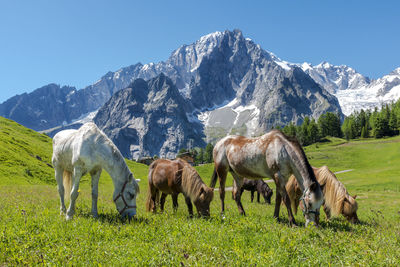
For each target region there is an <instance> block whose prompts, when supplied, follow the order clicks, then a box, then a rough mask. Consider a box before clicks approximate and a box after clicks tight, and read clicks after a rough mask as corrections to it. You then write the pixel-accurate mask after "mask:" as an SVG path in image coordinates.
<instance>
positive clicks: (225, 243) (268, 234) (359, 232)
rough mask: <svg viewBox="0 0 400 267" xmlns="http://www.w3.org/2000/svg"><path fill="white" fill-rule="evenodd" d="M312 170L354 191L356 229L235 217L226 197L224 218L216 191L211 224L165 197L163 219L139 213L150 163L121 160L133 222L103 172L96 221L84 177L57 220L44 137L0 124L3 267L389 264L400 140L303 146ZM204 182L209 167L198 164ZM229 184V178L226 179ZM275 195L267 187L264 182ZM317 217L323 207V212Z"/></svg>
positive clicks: (397, 242) (396, 256)
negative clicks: (129, 179)
mask: <svg viewBox="0 0 400 267" xmlns="http://www.w3.org/2000/svg"><path fill="white" fill-rule="evenodd" d="M305 151H306V154H307V156H308V157H309V159H310V162H311V164H312V165H313V166H321V165H327V166H329V167H330V169H331V170H333V171H342V170H352V171H349V172H344V173H340V174H338V175H337V176H338V177H339V179H340V180H341V181H342V182H343V183H344V184H345V185H346V187H347V189H348V191H349V192H350V194H352V195H353V194H357V195H358V197H357V201H358V203H359V212H358V217H359V219H360V220H361V222H362V223H361V224H359V225H351V224H349V223H347V222H346V221H345V220H344V218H343V217H338V218H334V219H333V220H331V221H329V222H327V221H326V220H325V216H324V215H321V226H320V227H319V228H315V227H312V226H311V227H308V228H305V227H304V218H303V216H302V214H301V212H300V213H299V214H297V216H296V220H297V222H298V223H299V225H300V226H299V227H297V228H291V227H289V226H288V223H287V220H286V219H287V212H286V209H285V208H284V207H283V206H282V208H281V218H282V219H283V220H282V222H280V223H278V222H276V221H275V220H274V219H273V209H274V207H273V205H274V203H275V201H274V198H273V205H265V204H258V203H250V193H248V192H245V193H244V194H243V205H244V208H245V210H246V212H247V216H246V217H243V216H240V215H239V214H238V211H237V207H236V204H235V203H234V201H233V200H232V198H231V195H230V192H228V193H227V195H226V214H225V216H226V217H225V219H222V218H221V216H220V215H219V211H220V200H219V195H218V191H216V192H215V196H214V200H213V202H212V205H211V218H210V219H201V218H188V212H187V208H186V205H185V203H184V199H183V197H182V196H180V197H179V209H178V211H177V212H176V213H175V214H174V213H173V211H172V201H171V198H170V197H168V198H167V202H166V211H165V212H164V213H163V214H155V215H154V214H151V213H147V212H146V211H145V206H144V204H145V199H146V194H147V184H146V182H147V169H148V167H147V166H145V165H142V164H138V163H135V162H132V161H127V162H128V165H129V167H130V169H131V170H132V172H133V173H134V175H135V177H136V178H139V179H141V181H140V183H139V184H140V188H141V193H140V194H139V196H138V200H137V204H138V218H137V220H135V221H131V222H127V221H121V220H120V219H119V217H118V213H117V211H116V209H115V206H114V204H113V202H112V192H113V186H112V182H111V178H110V177H109V176H108V175H107V174H106V173H105V172H103V174H102V177H101V179H100V186H99V205H98V206H99V218H97V219H93V218H92V217H91V214H90V210H91V194H90V179H89V176H85V177H84V178H83V179H82V182H81V191H80V196H79V198H78V201H77V210H76V215H75V217H74V219H73V220H72V221H65V218H64V217H62V216H60V215H59V198H58V192H57V189H56V183H55V180H54V177H53V169H52V168H51V166H49V164H51V160H50V159H51V152H52V149H51V139H50V138H48V137H47V136H45V135H41V134H38V133H35V132H34V131H31V130H28V129H26V128H24V127H22V126H20V125H18V124H16V123H14V122H12V121H9V120H5V119H2V118H0V266H9V265H12V266H13V265H39V264H40V265H41V264H44V265H79V266H81V265H116V266H126V265H128V264H131V265H140V266H142V265H156V266H160V265H164V266H170V265H173V266H178V265H182V266H188V265H211V266H214V265H234V266H237V265H244V266H247V265H261V266H265V265H268V266H270V265H272V266H282V265H333V266H338V265H339V266H340V265H352V266H354V265H356V266H358V265H360V266H365V265H387V266H398V265H399V262H400V137H395V138H389V139H381V140H358V141H351V142H346V141H345V140H342V139H330V141H329V142H325V143H319V144H314V145H312V146H309V147H306V148H305ZM196 168H197V170H198V171H199V173H200V175H201V176H202V178H203V180H204V181H205V182H206V183H207V184H208V183H209V180H210V178H211V173H212V165H210V164H208V165H203V166H199V167H196ZM229 179H230V180H229V184H231V183H232V179H231V178H229ZM270 185H271V186H272V187H273V189H274V193H275V188H274V185H273V184H270ZM321 211H322V210H321Z"/></svg>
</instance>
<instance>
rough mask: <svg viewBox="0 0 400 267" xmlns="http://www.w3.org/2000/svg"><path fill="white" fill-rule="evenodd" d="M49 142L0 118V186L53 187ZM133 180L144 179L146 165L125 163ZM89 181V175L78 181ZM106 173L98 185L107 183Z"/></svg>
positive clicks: (50, 146)
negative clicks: (49, 185) (50, 185)
mask: <svg viewBox="0 0 400 267" xmlns="http://www.w3.org/2000/svg"><path fill="white" fill-rule="evenodd" d="M51 155H52V139H51V138H50V137H48V136H47V135H45V134H40V133H37V132H35V131H33V130H31V129H28V128H25V127H24V126H22V125H20V124H18V123H16V122H14V121H12V120H9V119H5V118H3V117H0V185H13V184H19V185H27V184H52V185H55V184H56V181H55V179H54V170H53V167H52V165H51ZM127 163H128V166H129V168H130V169H131V171H132V172H133V174H134V176H135V178H137V179H141V180H142V181H143V180H145V178H146V177H147V166H146V165H143V164H139V163H136V162H133V161H129V160H127ZM87 181H89V176H88V175H86V176H85V177H83V179H82V182H83V183H86V182H87ZM110 182H111V178H109V176H108V174H107V173H106V172H103V173H102V179H100V183H102V184H104V183H106V184H107V183H110Z"/></svg>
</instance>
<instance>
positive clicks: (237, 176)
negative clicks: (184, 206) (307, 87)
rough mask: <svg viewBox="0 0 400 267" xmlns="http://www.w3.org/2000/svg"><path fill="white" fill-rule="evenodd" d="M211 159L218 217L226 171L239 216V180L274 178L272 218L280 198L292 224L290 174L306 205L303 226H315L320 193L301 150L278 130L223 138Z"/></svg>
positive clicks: (276, 215) (241, 181) (240, 184)
mask: <svg viewBox="0 0 400 267" xmlns="http://www.w3.org/2000/svg"><path fill="white" fill-rule="evenodd" d="M213 157H214V173H213V176H212V179H211V187H215V184H216V181H217V177H218V178H219V182H220V198H221V211H222V214H223V212H224V208H225V207H224V198H225V181H226V176H227V173H228V171H229V172H231V174H232V176H233V178H234V188H233V194H234V197H235V201H236V204H237V206H238V209H239V212H240V213H241V214H243V215H244V214H245V211H244V209H243V206H242V203H241V201H240V190H241V187H242V184H243V177H247V178H250V179H260V178H263V177H270V178H272V179H274V181H275V184H276V188H277V190H276V203H275V212H274V217H275V218H277V219H279V210H280V203H281V200H282V198H283V201H284V203H285V205H286V208H287V210H288V219H289V223H290V224H295V223H296V222H295V219H294V217H293V214H292V209H291V206H290V199H289V197H288V195H287V193H286V189H285V185H286V182H287V181H288V179H289V177H290V175H292V174H294V176H295V177H296V180H297V182H298V183H299V185H300V188H301V191H302V193H303V199H304V201H305V203H306V206H305V207H304V215H305V218H306V225H308V224H309V223H310V222H315V223H316V224H318V220H319V209H320V207H321V205H322V202H323V195H322V191H321V188H320V186H319V184H318V182H317V180H316V178H315V174H314V172H313V170H312V168H311V166H310V164H309V163H308V160H307V157H306V155H305V154H304V151H303V149H302V147H301V146H300V144H299V143H298V142H297V141H296V140H295V139H289V137H287V136H286V135H285V134H283V133H282V132H281V131H278V130H272V131H271V132H269V133H267V134H265V135H262V136H260V137H256V138H246V137H243V136H227V137H225V138H223V139H221V140H220V141H218V142H217V144H216V145H215V147H214V151H213Z"/></svg>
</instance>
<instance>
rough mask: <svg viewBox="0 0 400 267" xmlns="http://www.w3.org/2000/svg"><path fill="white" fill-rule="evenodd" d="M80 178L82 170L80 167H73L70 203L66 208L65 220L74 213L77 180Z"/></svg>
mask: <svg viewBox="0 0 400 267" xmlns="http://www.w3.org/2000/svg"><path fill="white" fill-rule="evenodd" d="M81 178H82V171H81V169H80V167H74V173H73V175H72V181H73V185H72V190H71V203H70V204H69V207H68V210H67V220H71V219H72V217H73V216H74V213H75V202H76V199H77V198H78V195H79V192H78V191H79V182H80V180H81Z"/></svg>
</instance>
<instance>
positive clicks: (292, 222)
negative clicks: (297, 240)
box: [281, 187, 296, 226]
mask: <svg viewBox="0 0 400 267" xmlns="http://www.w3.org/2000/svg"><path fill="white" fill-rule="evenodd" d="M281 195H282V197H283V202H284V203H285V205H286V208H287V211H288V219H289V224H290V225H291V226H296V221H295V219H294V216H293V213H292V205H291V204H290V198H289V195H288V193H287V192H286V188H285V187H283V188H281Z"/></svg>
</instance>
